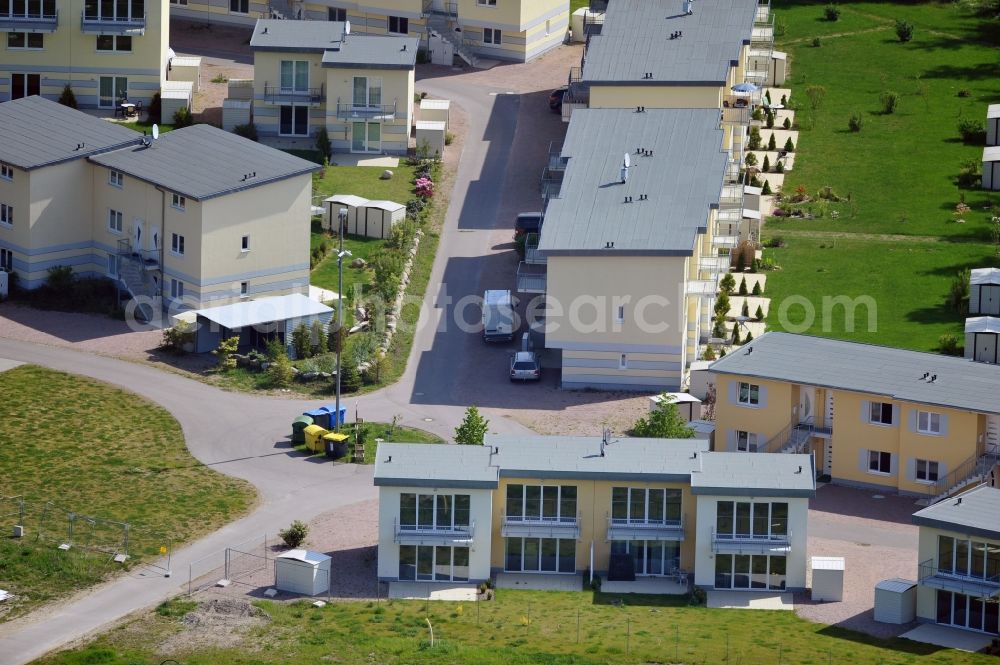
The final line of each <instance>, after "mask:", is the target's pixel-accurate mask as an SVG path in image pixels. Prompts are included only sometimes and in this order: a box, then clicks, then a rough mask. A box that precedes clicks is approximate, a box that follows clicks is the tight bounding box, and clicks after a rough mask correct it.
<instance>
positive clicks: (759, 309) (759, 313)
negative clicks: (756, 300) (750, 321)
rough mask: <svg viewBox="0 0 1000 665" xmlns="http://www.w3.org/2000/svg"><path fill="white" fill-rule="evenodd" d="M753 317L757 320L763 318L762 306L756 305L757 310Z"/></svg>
mask: <svg viewBox="0 0 1000 665" xmlns="http://www.w3.org/2000/svg"><path fill="white" fill-rule="evenodd" d="M753 318H755V319H757V320H758V321H763V320H764V308H763V307H762V306H760V305H757V311H756V312H755V313H754V317H753Z"/></svg>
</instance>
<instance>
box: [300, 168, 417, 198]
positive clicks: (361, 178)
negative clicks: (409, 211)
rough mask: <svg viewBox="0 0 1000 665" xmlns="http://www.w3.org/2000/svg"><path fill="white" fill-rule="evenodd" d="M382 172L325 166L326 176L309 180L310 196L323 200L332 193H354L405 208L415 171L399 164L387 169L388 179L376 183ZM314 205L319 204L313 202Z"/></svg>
mask: <svg viewBox="0 0 1000 665" xmlns="http://www.w3.org/2000/svg"><path fill="white" fill-rule="evenodd" d="M385 170H386V169H383V168H379V167H374V166H329V167H327V168H326V173H324V174H322V175H323V177H320V174H317V175H316V176H314V177H313V196H314V197H322V198H326V197H328V196H332V195H333V194H354V195H355V196H363V197H365V198H366V199H371V200H373V201H386V200H387V201H395V202H396V203H402V204H403V205H406V202H407V201H409V200H410V199H412V198H413V185H412V184H410V181H412V180H413V175H414V173H416V168H415V167H413V166H408V165H406V164H404V163H403V162H402V161H400V163H399V166H396V167H394V168H391V169H389V170H390V171H392V173H393V176H392V179H390V180H380V179H379V176H381V175H382V171H385ZM316 205H320V204H319V203H317V204H316Z"/></svg>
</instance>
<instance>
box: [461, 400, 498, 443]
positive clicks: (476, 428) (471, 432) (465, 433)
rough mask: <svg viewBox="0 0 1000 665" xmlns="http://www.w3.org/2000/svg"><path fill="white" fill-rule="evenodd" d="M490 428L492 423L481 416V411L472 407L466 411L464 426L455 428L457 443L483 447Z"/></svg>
mask: <svg viewBox="0 0 1000 665" xmlns="http://www.w3.org/2000/svg"><path fill="white" fill-rule="evenodd" d="M489 427H490V421H488V420H486V418H483V417H482V416H481V415H479V409H477V408H476V407H475V406H470V407H469V408H468V409H466V410H465V418H464V419H463V420H462V424H461V425H459V426H458V427H456V428H455V443H461V444H465V445H469V446H481V445H483V438H484V437H485V436H486V432H487V431H488V430H489Z"/></svg>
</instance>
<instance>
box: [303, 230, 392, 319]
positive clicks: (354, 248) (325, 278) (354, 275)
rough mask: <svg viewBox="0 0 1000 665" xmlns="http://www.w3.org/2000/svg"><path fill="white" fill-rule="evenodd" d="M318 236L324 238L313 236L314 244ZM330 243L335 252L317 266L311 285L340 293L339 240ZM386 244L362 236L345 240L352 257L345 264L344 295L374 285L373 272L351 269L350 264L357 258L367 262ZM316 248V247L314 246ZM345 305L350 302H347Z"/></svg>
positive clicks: (382, 241) (333, 239) (379, 240)
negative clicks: (373, 253)
mask: <svg viewBox="0 0 1000 665" xmlns="http://www.w3.org/2000/svg"><path fill="white" fill-rule="evenodd" d="M317 236H318V237H319V238H322V237H323V235H322V234H317V233H314V234H313V238H314V240H313V242H314V243H315V242H316V238H317ZM329 242H331V243H333V251H331V252H330V254H328V255H327V257H326V258H325V259H323V260H322V261H321V262H320V263H319V265H317V266H316V267H315V268H314V269H313V271H312V273H311V274H310V275H309V283H310V284H312V285H314V286H318V287H320V288H324V289H329V290H331V291H336V292H338V293H339V292H340V274H339V272H340V271H339V269H338V267H337V247H338V246H339V245H338V244H337V243H338V240H337V238H335V237H330V238H329ZM384 244H385V241H384V240H381V239H379V238H363V237H360V236H346V237H345V238H344V249H346V250H348V251H350V252H351V254H352V257H351V258H349V259H346V263H344V287H343V288H344V293H345V294H348V297H349V296H350V294H351V293H354V290H355V289H357V288H362V289H363V288H364V287H367V286H368V285H369V284H371V283H372V271H371V270H369V269H367V268H351V267H350V262H351V261H353V260H354V259H356V258H360V259H364V260H365V261H367V260H368V259H369V258H370V257H371V254H372V252H374V251H375V250H377V249H379V248H380V247H382V246H383V245H384ZM314 246H315V245H314ZM344 302H345V303H347V302H349V300H345V301H344Z"/></svg>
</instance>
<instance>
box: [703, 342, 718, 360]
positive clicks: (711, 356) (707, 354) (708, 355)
mask: <svg viewBox="0 0 1000 665" xmlns="http://www.w3.org/2000/svg"><path fill="white" fill-rule="evenodd" d="M715 358H716V355H715V349H714V348H712V346H711V345H710V344H706V345H705V351H704V352H703V353H702V354H701V359H702V360H715Z"/></svg>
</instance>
